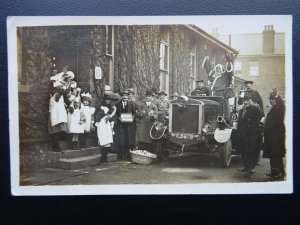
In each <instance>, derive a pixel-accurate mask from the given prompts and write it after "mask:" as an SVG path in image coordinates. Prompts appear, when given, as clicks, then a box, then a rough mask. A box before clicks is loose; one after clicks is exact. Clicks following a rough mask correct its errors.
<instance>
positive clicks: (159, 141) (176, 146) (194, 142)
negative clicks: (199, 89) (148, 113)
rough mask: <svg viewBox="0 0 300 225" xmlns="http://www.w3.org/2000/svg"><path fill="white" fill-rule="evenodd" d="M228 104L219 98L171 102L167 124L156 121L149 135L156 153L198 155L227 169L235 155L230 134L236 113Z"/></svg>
mask: <svg viewBox="0 0 300 225" xmlns="http://www.w3.org/2000/svg"><path fill="white" fill-rule="evenodd" d="M228 104H229V103H228V100H226V99H225V98H223V97H220V96H189V97H187V96H181V97H178V99H177V100H173V101H171V102H170V108H169V122H168V125H166V126H164V125H163V124H162V123H159V122H157V123H155V124H154V126H153V127H152V130H151V132H150V135H151V137H152V138H153V139H154V141H155V144H156V148H157V152H159V151H161V152H163V153H164V154H165V153H170V154H172V153H173V152H177V153H178V154H183V152H185V151H190V152H197V153H199V154H203V155H205V156H210V157H212V158H215V159H217V160H218V161H219V162H220V163H221V165H223V166H224V167H228V166H229V165H230V162H231V157H232V154H233V153H234V151H233V149H232V141H231V134H232V130H233V127H232V125H235V124H234V123H235V120H234V119H233V120H232V118H234V117H232V115H233V114H232V113H230V112H229V110H226V108H225V107H229V105H228ZM230 114H231V115H230Z"/></svg>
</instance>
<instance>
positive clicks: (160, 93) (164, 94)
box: [158, 91, 168, 96]
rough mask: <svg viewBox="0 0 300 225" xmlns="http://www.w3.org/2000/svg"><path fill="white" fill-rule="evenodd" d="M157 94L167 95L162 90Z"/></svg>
mask: <svg viewBox="0 0 300 225" xmlns="http://www.w3.org/2000/svg"><path fill="white" fill-rule="evenodd" d="M158 95H164V96H168V95H167V94H166V92H164V91H161V92H159V93H158Z"/></svg>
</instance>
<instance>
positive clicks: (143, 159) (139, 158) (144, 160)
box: [130, 152, 154, 165]
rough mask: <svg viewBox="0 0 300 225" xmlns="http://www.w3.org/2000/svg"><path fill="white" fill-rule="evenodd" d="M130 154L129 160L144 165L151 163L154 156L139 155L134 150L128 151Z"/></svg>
mask: <svg viewBox="0 0 300 225" xmlns="http://www.w3.org/2000/svg"><path fill="white" fill-rule="evenodd" d="M130 155H131V161H132V162H135V163H139V164H144V165H149V164H151V163H152V161H153V159H154V158H151V157H148V156H144V155H139V154H136V153H134V152H130Z"/></svg>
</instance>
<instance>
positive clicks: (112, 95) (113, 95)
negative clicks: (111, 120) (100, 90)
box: [104, 92, 122, 100]
mask: <svg viewBox="0 0 300 225" xmlns="http://www.w3.org/2000/svg"><path fill="white" fill-rule="evenodd" d="M104 98H105V99H110V100H120V99H122V98H121V97H120V95H119V94H118V93H113V92H104Z"/></svg>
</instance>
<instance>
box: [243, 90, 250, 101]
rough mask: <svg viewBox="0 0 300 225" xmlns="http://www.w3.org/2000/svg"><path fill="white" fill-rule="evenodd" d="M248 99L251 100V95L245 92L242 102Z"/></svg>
mask: <svg viewBox="0 0 300 225" xmlns="http://www.w3.org/2000/svg"><path fill="white" fill-rule="evenodd" d="M249 99H251V94H250V93H248V92H246V93H245V95H244V100H249Z"/></svg>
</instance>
